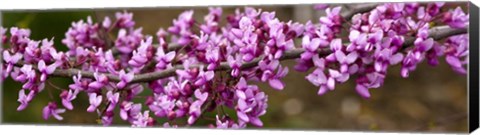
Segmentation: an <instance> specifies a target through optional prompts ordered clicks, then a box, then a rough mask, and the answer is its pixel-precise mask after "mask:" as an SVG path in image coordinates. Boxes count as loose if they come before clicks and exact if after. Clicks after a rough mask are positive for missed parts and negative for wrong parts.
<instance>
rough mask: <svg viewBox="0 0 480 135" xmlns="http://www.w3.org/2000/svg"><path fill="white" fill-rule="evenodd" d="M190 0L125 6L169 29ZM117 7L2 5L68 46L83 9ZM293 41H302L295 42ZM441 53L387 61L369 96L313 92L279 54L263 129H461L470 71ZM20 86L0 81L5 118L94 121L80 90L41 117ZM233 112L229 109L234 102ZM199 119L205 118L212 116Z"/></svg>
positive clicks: (285, 15)
mask: <svg viewBox="0 0 480 135" xmlns="http://www.w3.org/2000/svg"><path fill="white" fill-rule="evenodd" d="M458 4H460V5H462V6H465V3H455V4H453V3H451V5H458ZM342 6H344V5H342ZM255 7H258V8H261V9H262V10H263V11H275V12H276V15H277V16H278V17H279V19H280V20H282V21H288V20H294V21H299V22H306V20H312V21H313V22H318V17H319V16H321V15H324V11H315V10H313V5H284V6H280V5H277V6H255ZM191 8H192V7H185V8H181V7H171V8H155V9H127V11H130V12H133V13H134V20H135V21H136V27H143V33H144V34H149V35H154V34H155V33H156V32H157V30H158V29H159V28H160V27H162V28H165V29H166V28H167V27H168V26H170V25H171V24H172V20H173V19H174V18H177V17H178V15H179V14H180V13H181V12H182V11H185V10H187V9H191ZM235 8H241V9H242V10H243V7H224V8H223V9H224V11H223V18H222V19H224V17H225V16H226V15H228V14H232V13H234V9H235ZM193 9H194V11H195V15H194V16H195V17H196V20H197V21H200V22H202V21H203V16H204V15H206V14H207V13H208V10H207V8H206V7H194V8H193ZM344 10H348V8H347V7H345V6H344V8H343V9H342V11H344ZM117 11H123V9H122V10H110V9H108V10H107V9H105V10H96V11H92V10H88V11H87V10H82V11H28V12H27V11H24V12H22V11H16V12H5V13H4V15H3V17H4V18H3V20H4V22H3V26H4V27H11V26H19V27H24V28H30V29H31V30H32V34H33V35H32V38H34V39H36V40H40V39H43V38H51V37H55V43H56V44H55V45H56V47H58V48H61V49H63V50H65V47H64V46H63V45H61V42H60V41H61V39H63V38H64V33H65V32H66V31H67V29H68V27H69V26H70V24H71V22H72V21H78V20H80V19H86V16H88V15H90V16H92V17H94V19H96V18H95V15H96V16H97V17H98V18H100V20H103V16H110V17H111V18H113V17H114V13H115V12H117ZM115 35H116V34H115ZM297 45H300V44H298V43H297ZM440 61H441V63H440V65H439V66H437V67H431V66H429V65H427V64H426V63H422V64H420V65H419V67H418V69H417V70H415V71H414V72H412V73H411V74H410V77H409V78H406V79H404V78H402V77H401V76H400V66H394V67H392V68H390V69H389V71H388V72H389V73H388V75H387V78H386V80H385V84H384V86H382V87H381V88H378V89H371V90H370V91H371V94H372V98H371V99H368V100H367V99H362V98H361V97H360V96H359V95H357V93H356V92H355V90H354V88H355V83H354V80H352V79H350V80H349V81H348V82H346V83H345V84H339V85H337V87H336V89H335V90H334V91H332V92H328V93H327V94H325V95H323V96H318V95H317V94H316V93H317V90H318V88H317V87H315V86H314V85H312V84H310V83H309V82H308V81H307V80H306V79H304V77H305V76H306V75H307V73H300V72H296V71H294V70H293V65H294V63H295V62H294V61H293V60H288V61H283V62H282V63H283V64H285V65H288V66H289V68H290V69H291V70H290V71H291V72H290V73H289V74H288V76H287V77H286V78H284V79H283V81H284V82H286V84H287V86H286V88H285V89H284V90H283V91H276V90H273V89H272V88H270V86H268V84H266V83H259V84H258V85H259V86H260V88H261V89H262V90H263V91H265V92H266V93H267V95H268V96H269V101H268V103H269V104H268V105H269V107H268V110H267V114H266V115H264V116H262V117H261V119H262V120H263V121H264V125H265V128H266V129H293V130H348V131H352V130H355V131H358V130H360V131H366V130H368V131H378V130H380V131H409V132H410V131H417V130H418V131H436V132H466V131H467V128H468V127H467V118H466V117H467V80H466V79H467V77H466V76H463V75H459V74H456V73H455V72H454V71H453V70H451V69H450V67H449V66H448V64H446V62H445V60H444V59H443V58H441V59H440ZM354 78H355V77H354ZM51 80H52V81H54V82H55V83H56V84H57V85H58V86H61V87H63V88H67V86H68V84H70V83H71V82H72V81H71V79H66V78H53V79H51ZM20 88H21V84H19V83H17V82H14V81H12V80H11V79H8V80H6V81H5V82H4V84H3V97H2V102H3V105H2V109H3V111H2V114H3V116H2V117H3V118H2V119H3V122H4V123H11V124H38V123H48V124H62V125H63V124H65V123H68V124H69V125H96V124H97V122H96V118H97V116H96V114H95V113H88V112H86V111H85V110H86V108H87V107H88V99H87V95H86V94H85V93H82V94H80V95H79V96H78V97H77V99H75V100H74V101H73V104H74V106H75V109H74V110H73V111H67V112H66V113H65V114H62V116H64V118H65V119H64V120H63V121H57V120H54V119H50V120H47V121H45V120H43V119H42V114H41V110H42V108H43V107H44V106H45V105H46V104H47V102H48V101H49V98H48V94H47V93H46V92H43V93H41V94H40V95H38V96H37V97H36V98H34V100H33V101H32V102H31V103H30V105H29V106H28V108H27V109H26V110H24V111H21V112H17V111H16V108H17V106H18V105H19V103H18V102H17V101H16V100H17V98H18V91H19V90H20ZM46 89H51V90H53V91H54V94H55V95H58V94H59V92H58V91H56V90H55V89H53V88H51V87H48V86H47V87H46ZM55 92H56V93H55ZM145 94H148V93H145ZM58 101H59V100H58ZM59 103H60V102H59ZM144 108H145V107H144ZM230 113H231V114H234V113H233V111H231V110H230ZM212 116H213V115H212ZM114 123H116V124H119V125H123V126H128V125H125V124H126V123H125V122H123V121H120V120H119V118H118V115H117V116H116V121H115V122H114ZM200 123H203V124H208V123H212V121H202V122H200ZM97 126H100V125H97ZM250 127H251V126H250Z"/></svg>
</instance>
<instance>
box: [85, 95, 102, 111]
mask: <svg viewBox="0 0 480 135" xmlns="http://www.w3.org/2000/svg"><path fill="white" fill-rule="evenodd" d="M88 99H89V101H90V106H88V108H87V111H88V112H93V111H95V110H96V109H97V107H98V106H100V104H101V103H102V95H98V96H97V94H96V93H91V94H88Z"/></svg>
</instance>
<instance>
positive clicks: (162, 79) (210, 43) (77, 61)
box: [0, 3, 468, 128]
mask: <svg viewBox="0 0 480 135" xmlns="http://www.w3.org/2000/svg"><path fill="white" fill-rule="evenodd" d="M444 5H445V3H425V4H419V3H386V4H381V5H375V4H365V5H358V6H353V9H352V10H351V11H342V10H343V9H342V8H341V7H330V6H318V7H317V8H326V16H324V17H320V18H318V20H315V21H318V23H314V21H309V22H307V23H304V24H303V23H299V22H294V21H287V22H284V21H281V20H280V19H278V18H277V17H276V14H275V12H267V11H262V10H261V9H255V8H251V7H246V8H244V10H243V11H242V10H240V9H237V10H236V12H235V14H232V15H227V17H226V18H222V9H221V8H209V13H208V14H207V15H206V16H205V17H204V20H203V21H197V20H195V19H194V17H193V15H194V11H193V10H188V11H185V12H183V13H181V14H180V15H179V17H178V18H176V19H175V20H173V26H171V27H168V28H167V29H166V30H164V29H163V28H160V29H159V31H158V32H157V34H156V35H155V36H150V35H144V34H142V28H141V27H139V28H136V26H135V24H136V23H135V22H134V20H133V13H129V12H126V11H124V12H118V13H117V14H115V19H112V20H111V19H110V18H109V17H105V19H104V20H103V21H102V22H93V21H92V20H91V18H90V17H88V18H87V21H86V23H85V22H84V21H83V20H80V21H78V22H74V23H72V27H71V28H70V29H69V30H68V31H67V33H66V38H65V39H63V40H62V43H63V44H62V45H65V46H67V48H68V49H69V50H68V51H65V52H63V51H58V50H57V49H56V48H55V45H54V43H53V40H52V39H50V40H48V39H44V40H42V41H35V40H32V39H30V38H29V36H30V31H29V30H27V29H19V28H16V27H13V28H10V34H8V35H7V29H4V28H0V35H1V36H0V39H1V42H2V44H8V45H9V47H8V48H6V49H5V50H2V58H3V64H2V66H3V67H2V72H1V76H2V78H1V79H2V80H3V79H6V78H7V77H10V78H12V79H13V80H14V81H17V82H19V83H22V84H23V85H22V89H21V90H20V91H19V99H18V102H19V103H20V105H19V107H18V108H17V110H18V111H21V110H23V109H25V108H26V107H28V104H29V103H30V102H31V101H33V100H34V97H35V96H36V95H38V94H40V93H45V92H43V90H44V89H45V85H51V86H52V87H55V88H56V87H57V86H55V85H54V84H53V83H51V82H50V80H49V79H50V78H52V77H67V78H72V80H73V84H70V85H69V87H68V88H58V89H59V90H61V91H62V92H61V94H60V95H59V96H57V97H53V96H52V97H51V98H52V99H51V100H54V99H55V98H60V99H61V105H62V106H63V107H64V108H65V109H61V106H60V104H59V103H56V102H53V101H52V102H50V103H49V104H48V105H46V106H45V108H44V109H43V114H44V115H43V117H44V118H45V119H48V118H50V116H53V117H54V118H56V119H58V120H62V119H63V118H62V117H61V116H60V114H61V113H64V112H65V111H66V110H72V109H74V104H72V101H73V100H75V99H76V97H77V96H82V95H79V94H81V93H85V95H84V96H87V97H88V98H89V107H88V108H78V109H85V110H86V111H88V112H92V113H93V112H95V113H97V114H98V115H99V118H101V122H102V123H103V124H104V125H111V124H112V123H113V122H114V121H113V117H114V116H115V115H119V116H120V118H122V120H125V121H128V122H129V123H131V124H132V126H134V127H146V126H154V125H161V126H164V127H178V126H189V125H194V124H195V123H196V122H197V121H198V120H199V119H209V118H208V117H207V116H205V115H204V114H205V113H215V114H216V117H215V118H211V119H215V123H212V124H211V125H210V126H211V127H217V128H245V127H247V126H248V125H253V126H258V127H262V126H263V125H264V124H265V123H263V122H262V120H261V116H263V115H264V114H266V113H267V107H268V95H266V94H265V93H264V92H263V91H262V90H261V89H259V88H258V87H257V86H256V85H253V84H249V82H253V81H258V82H266V83H268V84H269V85H270V86H271V87H272V88H273V89H276V90H283V89H284V88H285V87H286V85H287V84H286V83H284V82H283V81H282V78H283V77H285V76H286V75H287V74H288V73H289V71H290V70H289V67H287V66H284V65H282V63H281V61H282V60H286V59H295V60H296V61H297V64H296V65H295V67H294V68H293V69H295V70H297V71H300V72H309V71H311V72H310V73H309V74H308V75H307V76H306V77H305V80H306V81H309V82H311V83H312V84H313V85H315V86H318V92H317V94H319V95H323V94H326V93H327V92H329V91H333V90H334V89H335V86H336V85H338V84H341V83H345V82H348V81H350V80H353V82H355V83H356V84H357V85H356V89H355V90H356V92H357V93H358V94H359V95H360V96H362V97H364V98H369V97H370V96H371V95H370V91H369V90H370V89H373V88H378V87H380V86H382V85H383V82H384V79H385V78H386V75H387V74H386V73H387V71H388V68H389V67H391V66H394V65H400V66H401V67H402V70H401V72H400V73H399V74H401V75H402V76H403V77H408V74H409V73H410V72H413V71H414V70H415V68H416V65H418V64H419V63H421V62H423V61H424V60H426V61H427V62H428V63H429V64H431V65H437V64H438V59H439V58H440V57H442V56H444V58H445V60H446V61H447V63H448V64H449V65H450V66H451V67H452V69H453V70H454V71H456V72H458V73H462V74H465V73H466V70H465V67H464V66H465V65H466V64H468V36H466V32H467V30H466V27H468V14H465V13H464V12H463V11H462V10H461V8H457V9H455V10H448V11H447V10H440V9H441V8H444ZM221 19H226V20H227V24H226V25H225V26H220V25H219V22H220V20H221ZM431 22H435V23H436V24H440V25H443V26H435V27H432V26H431ZM197 30H198V31H197ZM108 33H112V34H113V35H117V36H116V37H114V38H113V39H111V37H109V35H108ZM342 35H347V36H346V37H344V36H342ZM443 39H446V40H443ZM296 42H299V43H300V44H298V43H296ZM310 69H312V70H310ZM146 90H147V91H150V90H151V92H152V93H153V94H152V95H149V96H146V97H144V96H140V95H139V94H141V93H142V92H144V91H146ZM27 91H28V92H27ZM47 92H49V91H47ZM135 98H144V99H145V102H144V103H135V102H134V101H133V99H135ZM115 108H119V110H120V111H119V112H115V111H114V110H115ZM225 109H232V110H234V111H235V112H236V113H235V114H228V113H226V112H225ZM230 115H236V117H232V116H230ZM156 118H165V119H167V120H168V122H166V123H157V121H156ZM182 118H186V122H185V124H180V123H177V122H174V121H177V120H179V119H182ZM234 118H237V119H234Z"/></svg>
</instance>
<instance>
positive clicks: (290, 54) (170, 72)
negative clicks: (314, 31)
mask: <svg viewBox="0 0 480 135" xmlns="http://www.w3.org/2000/svg"><path fill="white" fill-rule="evenodd" d="M466 27H468V26H466ZM465 33H467V29H466V28H462V29H454V28H450V27H449V26H437V27H434V28H432V29H430V30H429V37H431V38H433V39H435V40H439V39H443V38H446V37H449V36H453V35H459V34H465ZM414 40H415V38H413V37H409V38H407V39H406V40H405V42H404V44H403V46H404V48H403V49H405V48H408V47H409V46H411V45H412V44H413V42H414ZM169 48H170V47H169ZM172 49H173V48H172ZM304 51H305V50H304V49H303V48H295V49H292V50H289V51H286V52H285V53H284V54H283V55H282V57H281V58H280V60H288V59H296V58H299V57H300V55H301V54H302V53H303V52H304ZM330 53H332V52H331V50H329V49H328V50H319V55H321V56H326V55H328V54H330ZM262 58H263V57H259V58H255V59H254V60H252V61H251V62H246V63H243V64H242V65H241V67H240V69H249V68H253V67H255V66H257V65H258V62H259V61H260V60H261V59H262ZM22 65H23V64H21V63H17V64H16V66H20V67H21V66H22ZM201 66H204V67H206V65H202V64H197V65H192V66H190V67H189V68H199V67H201ZM34 68H36V67H34ZM183 69H185V68H184V67H183V65H175V66H173V67H171V68H169V69H166V70H163V71H156V72H150V73H144V74H138V75H135V77H134V78H133V80H132V81H131V82H130V83H139V82H149V81H154V80H158V79H163V78H167V77H171V76H175V74H176V73H175V71H176V70H183ZM230 69H231V68H230V66H229V64H228V62H222V63H220V65H219V66H218V67H217V68H215V71H226V70H230ZM79 72H80V74H81V75H82V77H84V78H94V72H91V71H82V70H79V69H56V70H55V71H54V72H53V73H52V74H51V75H52V76H56V77H67V78H71V77H73V76H75V75H77V74H78V73H79ZM105 75H106V76H107V77H108V79H109V80H110V81H116V82H118V81H120V78H119V77H118V75H114V74H105Z"/></svg>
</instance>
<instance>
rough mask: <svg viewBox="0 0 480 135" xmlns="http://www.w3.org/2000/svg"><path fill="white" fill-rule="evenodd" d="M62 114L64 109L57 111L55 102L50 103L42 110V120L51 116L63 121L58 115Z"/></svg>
mask: <svg viewBox="0 0 480 135" xmlns="http://www.w3.org/2000/svg"><path fill="white" fill-rule="evenodd" d="M64 112H65V109H58V108H57V104H56V103H55V102H50V103H48V105H47V106H45V107H44V108H43V119H45V120H47V119H48V118H49V117H50V116H53V117H55V119H57V120H63V117H62V116H60V114H61V113H64Z"/></svg>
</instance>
